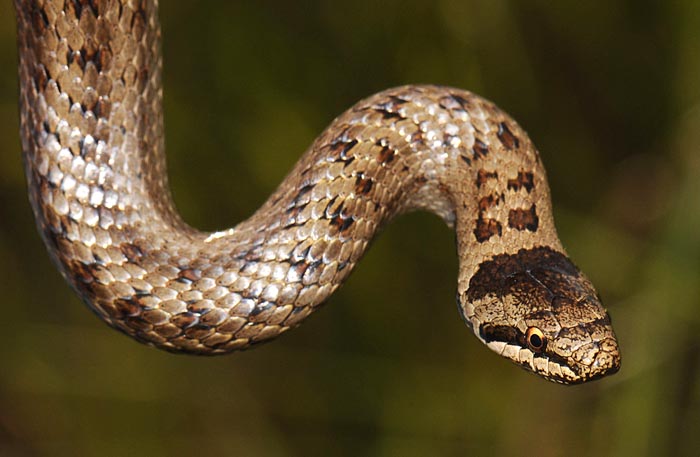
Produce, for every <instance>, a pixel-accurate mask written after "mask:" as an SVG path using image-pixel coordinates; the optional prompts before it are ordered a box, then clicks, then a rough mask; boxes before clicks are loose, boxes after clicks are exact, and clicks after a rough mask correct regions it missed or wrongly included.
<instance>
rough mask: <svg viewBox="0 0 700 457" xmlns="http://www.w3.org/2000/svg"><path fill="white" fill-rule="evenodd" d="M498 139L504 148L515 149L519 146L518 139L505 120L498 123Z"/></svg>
mask: <svg viewBox="0 0 700 457" xmlns="http://www.w3.org/2000/svg"><path fill="white" fill-rule="evenodd" d="M498 139H499V140H501V143H503V146H505V147H506V149H515V148H517V147H519V146H520V140H519V139H518V137H517V136H515V135H513V132H511V131H510V129H509V128H508V125H507V124H506V123H505V122H501V123H500V124H498Z"/></svg>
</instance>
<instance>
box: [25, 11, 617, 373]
mask: <svg viewBox="0 0 700 457" xmlns="http://www.w3.org/2000/svg"><path fill="white" fill-rule="evenodd" d="M14 5H15V11H16V18H17V42H18V53H19V85H20V95H19V111H20V125H21V127H20V131H21V132H20V136H21V145H22V151H23V161H24V166H25V173H26V178H27V183H28V192H29V200H30V203H31V206H32V209H33V213H34V216H35V219H36V223H37V227H38V229H39V232H40V234H41V237H42V239H43V241H44V243H45V245H46V247H47V249H48V252H49V255H50V257H51V258H52V260H53V261H54V263H55V264H56V265H57V266H58V268H59V270H60V272H61V274H62V275H63V277H64V278H65V279H66V280H67V282H68V283H69V284H70V285H71V286H72V288H73V289H74V290H75V291H76V292H77V293H78V294H79V296H80V297H81V298H82V300H83V301H84V302H85V303H86V304H87V305H88V307H89V308H90V309H91V310H92V311H93V312H94V313H95V314H96V315H97V316H99V318H101V319H102V320H103V321H105V322H106V323H107V324H109V325H110V326H111V327H113V328H115V329H117V330H119V331H121V332H123V333H125V334H126V335H128V336H130V337H133V338H134V339H136V340H137V341H139V342H142V343H145V344H148V345H151V346H155V347H157V348H160V349H164V350H166V351H170V352H176V353H188V354H200V355H213V354H224V353H230V352H232V351H237V350H243V349H247V348H251V347H254V346H255V345H257V344H259V343H263V342H266V341H270V340H272V339H273V338H275V337H277V336H279V335H281V334H283V333H285V332H286V331H288V330H289V329H291V328H294V327H296V326H298V325H299V324H300V323H301V322H302V321H303V320H304V319H306V317H308V316H309V315H310V314H311V313H312V312H313V311H315V310H316V309H317V308H319V306H320V305H321V304H323V303H324V302H325V301H326V300H327V299H328V298H329V296H330V295H331V294H332V293H333V292H334V291H335V290H336V289H338V287H339V286H340V285H342V284H343V283H344V282H345V281H346V279H347V278H348V276H349V275H350V272H351V271H352V270H353V269H354V267H355V265H356V264H357V263H358V261H359V260H360V259H361V258H362V256H363V254H364V253H365V252H366V250H367V248H368V246H369V245H370V244H371V242H372V240H373V239H374V238H375V236H376V235H377V234H378V233H379V232H380V231H381V230H382V229H383V228H384V227H385V226H386V225H387V224H388V223H389V222H390V221H391V220H393V219H394V218H395V217H396V216H398V215H401V214H405V213H407V212H411V211H416V210H424V211H429V212H432V213H434V214H436V215H437V216H439V217H440V218H441V219H442V220H444V221H445V223H446V224H447V225H448V226H449V227H451V228H453V229H454V231H455V235H456V248H457V256H458V259H459V267H458V280H457V293H456V296H457V304H458V309H459V313H460V315H461V317H462V318H463V320H464V322H465V323H466V326H467V327H469V328H470V329H471V330H472V331H473V333H474V334H475V335H476V337H477V338H478V339H479V340H480V341H481V342H483V343H484V344H485V345H486V346H487V347H488V348H490V349H491V350H493V351H495V352H496V353H498V354H500V355H501V356H503V357H505V358H506V359H509V360H511V361H513V362H514V363H516V364H517V365H519V366H521V367H523V368H525V369H526V370H528V371H531V372H533V373H535V374H537V375H539V376H541V377H542V378H545V379H548V380H550V381H555V382H558V383H563V384H578V383H583V382H586V381H590V380H594V379H599V378H602V377H604V376H606V375H609V374H613V373H615V372H617V371H618V370H619V367H620V351H619V345H618V341H617V338H616V336H615V332H614V330H613V327H612V324H611V321H610V317H609V314H608V312H607V311H606V309H605V308H604V306H603V305H602V303H601V300H600V297H599V295H598V293H597V292H596V289H595V288H594V286H593V285H592V284H591V282H590V281H589V279H587V277H586V276H585V275H584V274H583V273H582V272H581V271H580V270H579V269H578V268H577V267H576V266H575V265H574V264H573V263H572V261H571V260H570V259H569V258H568V256H567V254H566V251H565V250H564V248H563V246H562V244H561V241H560V240H559V238H558V236H557V232H556V229H555V226H554V221H553V215H552V206H551V197H550V190H549V187H548V184H547V177H546V173H545V169H544V166H543V164H542V159H541V157H540V154H539V152H538V151H537V149H536V148H535V146H534V145H533V143H532V141H531V140H530V138H529V137H528V135H527V133H526V132H525V131H524V130H523V129H522V128H521V127H520V126H519V125H518V124H517V123H516V122H515V121H514V120H513V119H512V118H511V117H510V116H509V115H508V114H506V113H505V112H504V111H502V110H501V109H499V108H498V107H497V106H496V105H494V104H493V103H492V102H490V101H488V100H486V99H484V98H482V97H480V96H478V95H476V94H474V93H471V92H468V91H465V90H461V89H456V88H452V87H446V86H437V85H406V86H401V87H396V88H393V89H389V90H385V91H383V92H379V93H377V94H375V95H372V96H370V97H368V98H366V99H364V100H362V101H360V102H358V103H357V104H355V105H354V106H352V107H351V108H350V109H348V110H347V111H345V112H344V113H343V114H341V115H340V116H338V117H337V118H336V119H335V120H333V121H332V122H331V123H330V125H329V126H328V127H327V128H326V129H325V130H324V131H323V132H322V133H321V134H320V136H318V138H316V139H315V140H314V141H313V143H312V144H311V146H310V147H309V148H308V150H307V151H306V152H305V153H304V155H303V156H302V157H301V158H300V159H299V160H298V162H297V163H296V164H295V165H294V166H293V168H292V170H291V171H290V172H289V174H288V175H287V176H286V178H284V179H283V180H282V182H281V184H280V185H279V187H278V188H277V189H276V190H275V191H274V192H273V193H272V195H271V196H270V197H269V199H268V200H267V201H266V202H265V203H264V204H262V206H261V207H260V208H259V209H258V210H257V211H255V212H254V214H253V215H252V216H250V217H249V218H248V219H246V220H244V221H242V222H240V223H239V224H237V225H236V226H235V227H233V228H230V229H227V230H221V231H215V232H204V231H200V230H197V229H196V228H193V227H191V226H190V225H188V224H187V223H186V222H185V221H184V220H183V219H182V217H181V216H180V214H179V213H178V211H177V209H176V208H175V205H174V203H173V199H172V197H171V193H170V188H169V185H168V178H167V170H166V164H165V147H164V134H163V133H164V123H163V107H162V98H163V89H162V80H161V78H162V66H163V63H162V56H161V50H160V47H161V29H160V25H159V20H158V2H157V0H15V1H14ZM270 134H274V132H270ZM214 166H215V164H214ZM212 197H213V198H218V196H212ZM369 299H371V297H369ZM416 306H417V304H416Z"/></svg>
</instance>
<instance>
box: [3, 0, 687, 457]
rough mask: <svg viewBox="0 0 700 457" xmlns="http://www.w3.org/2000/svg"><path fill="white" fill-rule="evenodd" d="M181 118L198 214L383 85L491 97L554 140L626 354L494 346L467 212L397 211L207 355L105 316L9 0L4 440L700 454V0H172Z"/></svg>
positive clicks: (122, 445)
mask: <svg viewBox="0 0 700 457" xmlns="http://www.w3.org/2000/svg"><path fill="white" fill-rule="evenodd" d="M163 3H164V4H163V5H162V12H161V13H162V20H163V34H164V38H165V42H164V52H165V115H166V130H167V144H168V160H169V165H170V170H169V171H170V175H171V180H172V184H173V188H174V194H175V198H176V201H177V203H178V206H179V207H180V209H181V210H182V212H183V213H184V215H185V217H186V219H187V220H188V221H189V222H191V223H192V224H193V225H196V226H198V227H201V228H204V229H214V228H222V227H226V226H230V225H232V224H234V223H236V222H237V221H240V220H241V219H243V218H245V217H246V216H247V215H249V214H250V213H251V212H252V211H253V210H254V209H255V208H256V207H257V206H258V205H259V204H260V203H261V202H262V201H264V199H265V198H266V196H267V194H268V193H269V192H270V191H272V189H273V188H274V187H275V185H276V183H277V182H279V180H280V179H281V178H282V177H283V176H284V174H285V173H286V172H287V170H288V169H289V168H290V167H291V165H292V164H293V163H294V162H295V161H296V159H297V158H298V156H299V155H300V154H301V152H302V151H303V150H304V149H305V148H306V147H307V146H308V144H310V143H311V141H312V140H313V138H314V137H315V135H317V134H318V133H319V132H320V131H321V130H322V129H323V128H324V127H325V125H327V124H328V122H329V121H330V120H331V119H332V118H333V117H334V116H336V115H337V114H339V113H340V112H341V111H342V110H343V109H345V108H346V107H348V106H350V105H351V104H352V103H354V102H355V101H356V100H358V99H360V98H362V97H365V96H367V95H369V94H371V93H373V92H376V91H378V90H381V89H383V88H386V87H389V86H394V85H399V84H406V83H413V82H432V83H439V84H449V85H454V86H458V87H464V88H469V89H471V90H474V91H475V92H478V93H480V94H483V95H485V96H487V97H488V98H491V99H492V100H494V101H495V102H496V103H498V104H499V105H500V106H501V107H502V108H504V109H505V110H506V111H508V112H510V113H511V114H513V115H514V116H515V117H516V119H518V121H519V122H520V123H521V124H522V125H523V126H524V127H525V128H526V129H527V130H528V131H529V133H530V135H531V137H532V138H533V139H534V140H535V142H536V144H537V145H538V147H539V148H540V150H541V153H542V156H543V158H544V161H545V164H546V165H547V170H548V173H549V178H550V183H551V186H552V192H553V198H554V203H555V213H556V217H557V223H558V227H559V229H560V234H561V237H562V239H563V241H564V244H565V245H566V246H567V248H568V250H569V252H570V254H571V255H572V257H573V258H574V259H575V260H576V261H577V263H578V264H579V265H580V266H581V267H582V269H583V270H585V271H586V272H587V273H588V275H589V276H590V277H591V278H592V280H593V282H594V283H595V284H596V285H597V287H598V289H599V291H600V293H601V295H602V296H603V298H604V299H605V301H606V303H607V304H608V306H609V308H610V312H611V314H612V317H613V320H614V323H615V326H616V329H617V332H618V336H619V338H620V341H621V345H622V350H623V366H622V370H621V371H620V373H619V374H617V375H615V376H614V377H611V378H609V379H604V380H601V381H599V382H596V383H594V384H590V385H584V386H578V387H572V388H565V387H561V386H557V385H553V384H549V383H546V382H543V381H540V380H538V379H536V378H535V377H534V376H531V375H529V374H527V373H525V372H523V371H520V370H518V369H517V368H515V367H513V366H511V364H509V363H508V362H506V361H504V360H501V359H500V358H499V357H497V356H496V355H494V354H492V353H491V352H490V351H488V350H487V349H485V348H484V347H483V346H481V345H480V344H479V343H478V342H477V341H476V339H475V338H474V337H473V336H471V334H470V332H469V331H468V329H466V328H465V327H464V326H463V324H462V322H461V320H460V319H459V317H458V314H457V311H456V309H455V305H454V287H455V285H454V283H455V277H456V260H455V256H454V252H453V245H454V241H453V235H452V234H451V233H450V232H449V230H447V229H446V228H445V227H444V226H443V224H442V223H441V222H440V221H439V220H437V219H436V218H434V217H431V216H427V215H423V214H420V215H419V214H416V215H410V216H407V217H404V218H401V219H399V220H398V221H397V222H396V223H395V224H393V225H392V226H391V227H389V228H388V229H387V230H386V231H385V233H383V234H382V236H381V237H380V238H379V240H377V242H376V243H375V244H374V246H373V247H372V249H371V250H370V252H369V254H368V255H367V256H366V257H365V259H364V260H363V262H362V264H361V265H360V266H359V268H358V269H357V271H356V273H354V274H353V276H352V278H351V279H350V281H349V283H348V284H347V285H346V286H345V287H343V288H342V289H341V290H340V291H339V292H338V293H337V294H336V295H335V296H334V297H333V298H332V299H331V300H330V303H329V306H328V307H327V308H325V309H323V310H322V311H320V312H319V313H317V315H315V316H314V317H313V318H311V319H310V320H309V321H308V322H307V323H305V324H304V325H303V326H302V327H301V328H299V329H297V330H295V331H293V332H291V333H290V334H288V335H286V336H285V337H283V338H281V339H280V340H278V341H276V342H274V343H272V344H270V345H266V346H264V347H261V348H259V349H256V350H255V351H252V352H248V353H240V354H235V355H233V356H229V357H217V358H203V359H202V358H188V357H178V356H173V355H170V354H166V353H162V352H159V351H155V350H153V349H149V348H146V347H143V346H140V345H137V344H135V343H133V342H131V341H130V340H128V339H126V338H124V337H123V336H121V335H120V334H118V333H116V332H113V331H110V330H108V329H107V328H106V327H105V326H104V325H103V324H102V323H100V322H98V321H97V319H95V318H94V317H93V316H92V315H91V314H90V313H89V312H88V311H86V309H85V308H84V306H83V305H82V304H81V303H80V302H79V301H78V299H77V298H76V297H75V296H74V295H73V294H72V293H71V292H70V290H69V289H68V288H67V287H66V286H65V284H64V283H63V282H62V280H61V278H60V277H59V275H58V273H56V272H55V270H54V269H53V267H52V266H51V265H50V263H49V260H48V257H47V256H46V254H45V252H44V248H43V246H42V245H41V242H40V240H39V237H38V236H37V234H36V231H35V230H34V223H33V221H32V218H31V212H30V209H29V205H28V204H27V202H26V196H25V189H24V180H23V172H22V169H21V154H20V150H19V139H18V135H17V129H18V126H17V108H16V94H17V82H16V70H15V66H16V54H15V49H14V46H15V43H14V23H13V12H12V9H11V5H10V2H7V1H5V2H0V68H1V69H2V71H1V72H0V148H1V149H2V153H1V154H0V278H2V291H1V294H0V295H1V297H2V299H1V300H0V302H1V303H2V308H1V309H2V311H1V312H0V315H2V323H3V325H2V327H1V329H2V331H1V332H0V333H1V335H2V336H0V341H1V342H2V344H0V360H2V365H1V366H0V455H3V456H5V455H7V456H13V455H17V456H25V455H51V456H59V455H70V456H82V455H134V456H136V455H144V456H159V455H168V456H173V455H191V454H195V453H198V454H208V455H233V454H240V455H271V456H276V455H309V454H311V455H376V456H383V455H402V456H411V455H415V456H423V455H464V454H470V453H471V454H476V455H484V454H494V455H523V454H525V453H527V454H536V455H538V456H542V457H545V456H558V455H563V454H566V455H611V456H644V455H649V456H655V455H664V454H666V455H696V454H697V450H698V449H699V448H700V425H699V424H700V398H699V396H700V383H699V382H698V375H699V371H698V370H699V367H698V361H699V360H700V359H699V355H698V354H699V351H700V341H699V337H698V335H699V334H700V332H699V331H698V330H699V326H700V325H699V323H700V281H699V279H700V235H699V234H700V184H699V183H700V154H698V144H700V83H699V82H698V81H700V33H699V32H698V30H700V6H698V3H697V2H694V1H692V0H685V1H678V2H643V3H639V2H624V1H619V0H618V1H609V2H604V3H603V2H557V3H552V2H545V1H532V2H506V1H491V2H475V1H467V2H451V1H447V0H442V1H436V2H419V1H417V0H403V1H398V0H391V1H388V2H373V1H370V0H361V1H357V2H345V3H343V4H341V2H305V3H304V4H303V5H300V4H299V3H294V2H283V1H272V0H269V1H264V2H256V3H245V2H225V1H207V2H163Z"/></svg>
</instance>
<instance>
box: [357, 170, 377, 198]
mask: <svg viewBox="0 0 700 457" xmlns="http://www.w3.org/2000/svg"><path fill="white" fill-rule="evenodd" d="M373 183H374V180H373V179H372V178H366V177H365V174H364V173H363V172H358V173H357V176H356V177H355V193H356V194H358V195H367V194H368V193H369V191H371V190H372V184H373Z"/></svg>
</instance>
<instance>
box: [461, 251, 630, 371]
mask: <svg viewBox="0 0 700 457" xmlns="http://www.w3.org/2000/svg"><path fill="white" fill-rule="evenodd" d="M458 299H459V301H460V309H461V311H462V313H463V317H464V319H465V321H466V322H467V324H468V325H469V326H470V327H472V329H473V330H474V333H475V334H476V336H477V337H478V338H479V339H480V340H481V341H483V342H484V343H485V344H486V345H487V346H488V347H489V348H491V349H492V350H494V351H495V352H497V353H499V354H500V355H502V356H504V357H506V358H508V359H510V360H512V361H513V362H515V363H517V364H518V365H520V366H522V367H524V368H525V369H527V370H529V371H532V372H534V373H536V374H538V375H540V376H542V377H544V378H546V379H548V380H550V381H554V382H559V383H564V384H578V383H582V382H586V381H591V380H594V379H598V378H601V377H603V376H606V375H608V374H612V373H615V372H617V371H618V370H619V368H620V353H619V349H618V344H617V339H616V338H615V333H614V331H613V329H612V325H611V323H610V317H609V316H608V313H607V312H606V310H605V308H604V307H603V305H602V304H601V302H600V299H599V297H598V294H597V293H596V291H595V289H594V288H593V285H592V284H591V283H590V281H589V280H588V278H586V277H585V276H584V275H583V273H581V272H580V271H579V270H578V268H576V266H575V265H574V264H573V263H572V262H571V261H570V260H569V259H568V258H567V257H566V256H565V255H564V254H562V253H561V252H558V251H555V250H553V249H551V248H549V247H537V248H533V249H521V250H520V251H518V252H517V253H515V254H500V255H496V256H494V257H492V258H491V259H489V260H486V261H484V262H482V263H481V264H480V265H479V268H478V270H477V272H476V273H475V274H474V275H473V276H472V278H471V279H470V281H469V288H468V289H467V290H466V291H465V292H464V293H462V294H460V296H459V297H458Z"/></svg>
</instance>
